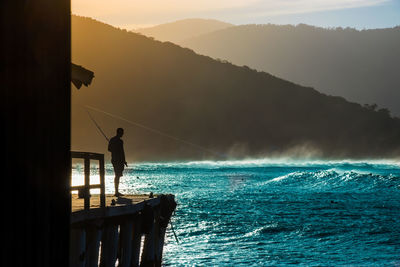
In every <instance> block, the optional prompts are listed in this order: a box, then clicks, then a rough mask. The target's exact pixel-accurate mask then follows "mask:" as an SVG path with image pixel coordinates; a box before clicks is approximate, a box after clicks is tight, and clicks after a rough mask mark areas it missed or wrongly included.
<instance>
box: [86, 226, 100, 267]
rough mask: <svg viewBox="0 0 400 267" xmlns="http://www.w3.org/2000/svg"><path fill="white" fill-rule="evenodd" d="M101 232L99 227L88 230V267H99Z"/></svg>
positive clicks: (88, 228)
mask: <svg viewBox="0 0 400 267" xmlns="http://www.w3.org/2000/svg"><path fill="white" fill-rule="evenodd" d="M100 240H101V230H100V228H99V227H98V226H97V225H90V226H89V227H87V228H86V267H97V266H98V265H99V249H100Z"/></svg>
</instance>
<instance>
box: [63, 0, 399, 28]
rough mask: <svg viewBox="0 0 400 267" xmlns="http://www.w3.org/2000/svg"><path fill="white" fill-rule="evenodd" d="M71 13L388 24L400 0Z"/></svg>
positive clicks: (80, 10)
mask: <svg viewBox="0 0 400 267" xmlns="http://www.w3.org/2000/svg"><path fill="white" fill-rule="evenodd" d="M71 2H72V13H73V14H76V15H81V16H88V17H92V18H95V19H97V20H100V21H103V22H106V23H109V24H112V25H114V26H118V27H121V28H127V29H133V28H136V27H144V26H151V25H156V24H161V23H166V22H171V21H176V20H180V19H185V18H212V19H218V20H222V21H226V22H230V23H233V24H252V23H257V24H265V23H275V24H298V23H306V24H311V25H316V26H323V27H338V26H341V27H355V28H358V29H363V28H384V27H393V26H397V25H400V0H141V1H139V0H71Z"/></svg>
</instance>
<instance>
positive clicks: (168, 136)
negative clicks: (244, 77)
mask: <svg viewBox="0 0 400 267" xmlns="http://www.w3.org/2000/svg"><path fill="white" fill-rule="evenodd" d="M85 108H89V109H91V110H94V111H97V112H100V113H103V114H106V115H108V116H110V117H113V118H115V119H119V120H122V121H125V122H127V123H129V124H131V125H134V126H137V127H140V128H143V129H146V130H148V131H150V132H153V133H156V134H159V135H161V136H164V137H167V138H170V139H172V140H175V141H178V142H181V143H184V144H186V145H189V146H192V147H195V148H197V149H199V150H203V151H205V152H208V153H210V154H213V155H216V156H218V157H223V158H226V156H224V155H221V154H220V153H217V152H215V151H212V150H210V149H208V148H205V147H202V146H200V145H198V144H195V143H192V142H189V141H186V140H184V139H181V138H177V137H175V136H172V135H169V134H167V133H164V132H161V131H159V130H156V129H153V128H151V127H148V126H146V125H143V124H140V123H137V122H134V121H131V120H128V119H125V118H123V117H121V116H118V115H114V114H111V113H109V112H107V111H104V110H100V109H98V108H95V107H91V106H85ZM88 113H89V112H88ZM89 116H90V113H89ZM90 117H91V116H90ZM91 119H92V120H93V122H94V123H95V124H96V126H97V128H98V129H99V130H100V131H101V133H102V134H103V136H104V137H106V136H105V134H104V133H103V131H102V130H101V129H100V127H99V126H98V125H97V123H96V122H95V121H94V119H93V118H92V117H91ZM106 138H107V137H106ZM107 140H108V139H107Z"/></svg>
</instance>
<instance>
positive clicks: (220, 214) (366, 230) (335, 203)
mask: <svg viewBox="0 0 400 267" xmlns="http://www.w3.org/2000/svg"><path fill="white" fill-rule="evenodd" d="M110 167H111V166H108V167H107V181H108V188H109V189H110V190H111V191H112V189H113V186H112V184H111V181H112V175H113V173H112V170H111V169H110ZM137 177H139V178H137ZM121 182H122V184H121V191H122V192H123V193H149V192H154V193H171V194H174V195H175V196H176V200H177V202H178V207H177V210H176V214H175V215H174V216H173V218H172V223H173V226H174V228H175V231H176V233H177V235H178V238H179V241H180V243H179V244H178V243H177V242H176V240H175V239H174V236H173V234H172V231H171V230H170V227H169V230H168V231H167V242H166V246H165V250H164V260H163V262H164V264H165V265H166V266H279V265H290V264H297V265H305V266H338V265H353V266H360V265H361V266H385V265H387V266H398V265H400V223H399V218H400V165H399V164H398V163H396V162H384V161H381V162H379V161H369V162H351V161H343V162H324V161H309V162H306V161H293V160H291V161H288V160H253V161H252V160H248V161H226V162H188V163H163V164H156V163H143V164H131V165H130V168H129V169H128V170H126V172H125V176H124V177H123V178H122V181H121Z"/></svg>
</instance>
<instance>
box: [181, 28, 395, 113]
mask: <svg viewBox="0 0 400 267" xmlns="http://www.w3.org/2000/svg"><path fill="white" fill-rule="evenodd" d="M228 43H229V46H226V44H228ZM179 45H181V46H183V47H188V48H190V49H193V50H194V51H195V52H196V53H199V54H203V55H208V56H211V57H213V58H220V59H223V60H227V61H229V62H232V63H233V64H236V65H241V66H242V65H247V66H250V67H252V68H254V69H257V70H259V71H266V72H269V73H272V74H274V75H276V76H278V77H281V78H283V79H287V80H291V81H293V82H295V83H298V84H302V85H305V86H312V87H315V88H318V89H319V90H320V91H321V92H324V93H327V94H329V95H338V96H343V97H345V98H347V99H349V100H351V101H356V102H359V103H365V104H378V105H379V106H380V107H383V108H388V109H390V111H391V112H392V113H393V114H394V115H396V116H400V107H399V106H398V105H397V100H396V99H398V98H400V91H399V90H398V88H399V87H400V81H399V79H398V78H397V76H398V75H397V71H396V70H397V64H398V62H400V26H397V27H393V28H387V29H368V30H356V29H352V28H345V29H343V28H332V29H330V28H328V29H327V28H321V27H314V26H310V25H306V24H299V25H297V26H293V25H272V24H269V25H254V24H251V25H239V26H235V27H231V28H228V29H222V30H219V31H216V32H211V33H207V34H203V35H200V36H196V37H193V38H190V39H187V40H185V41H182V42H180V43H179ZM293 62H296V64H293ZM299 66H301V68H300V67H299Z"/></svg>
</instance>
